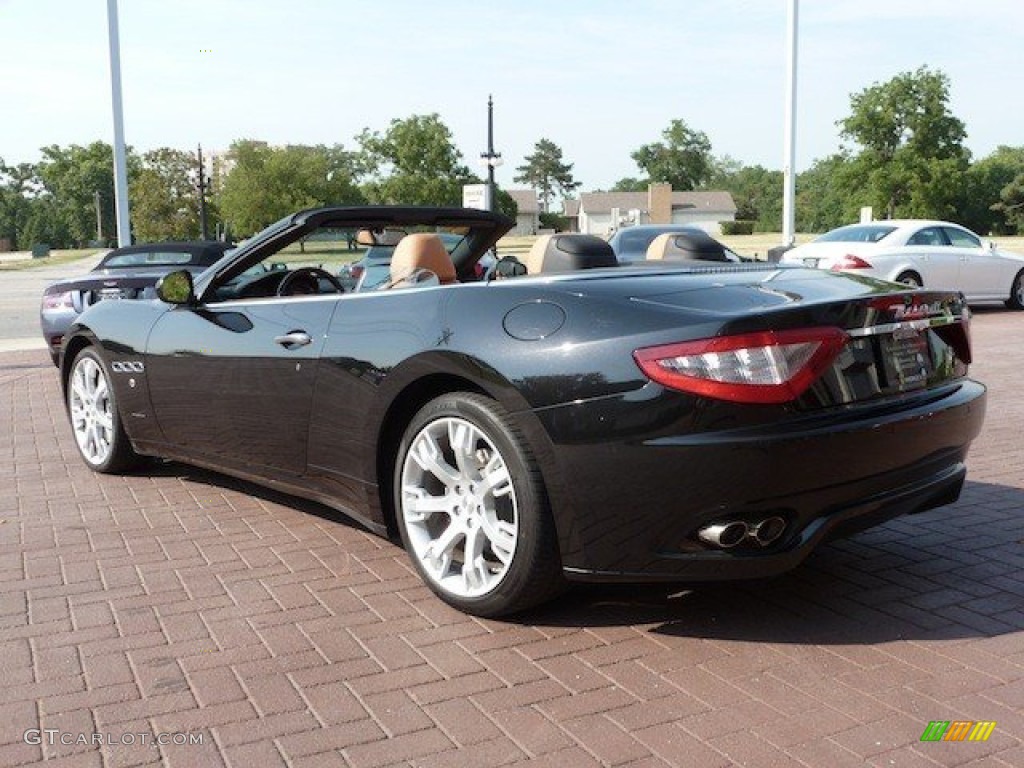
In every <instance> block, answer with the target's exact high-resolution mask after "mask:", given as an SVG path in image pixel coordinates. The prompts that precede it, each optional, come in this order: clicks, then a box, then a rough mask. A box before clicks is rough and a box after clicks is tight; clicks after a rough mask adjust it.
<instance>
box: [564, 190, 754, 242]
mask: <svg viewBox="0 0 1024 768" xmlns="http://www.w3.org/2000/svg"><path fill="white" fill-rule="evenodd" d="M563 213H564V215H565V216H566V218H568V219H569V220H570V228H571V229H573V230H574V231H577V232H583V233H585V234H590V235H607V234H609V233H610V232H612V231H614V230H616V229H618V228H620V227H623V226H630V225H633V224H692V225H695V226H698V227H700V228H701V229H703V230H705V231H707V232H708V233H709V234H712V235H717V234H720V233H721V226H720V224H721V222H723V221H735V220H736V203H735V202H734V201H733V199H732V195H731V194H729V193H728V192H724V191H719V190H708V191H699V192H673V191H672V186H671V185H669V184H652V185H651V186H650V187H649V188H648V190H647V191H646V192H585V193H583V194H582V195H580V197H579V200H566V201H565V204H564V207H563ZM614 217H617V218H616V220H614V221H613V218H614Z"/></svg>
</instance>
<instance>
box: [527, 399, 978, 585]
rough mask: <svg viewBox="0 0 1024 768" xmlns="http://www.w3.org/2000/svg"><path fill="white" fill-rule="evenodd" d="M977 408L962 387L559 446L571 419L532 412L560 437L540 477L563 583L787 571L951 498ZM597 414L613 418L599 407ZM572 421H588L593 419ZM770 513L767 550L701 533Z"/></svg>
mask: <svg viewBox="0 0 1024 768" xmlns="http://www.w3.org/2000/svg"><path fill="white" fill-rule="evenodd" d="M985 401H986V394H985V388H984V386H982V385H981V384H979V383H977V382H974V381H969V380H967V381H961V382H959V383H957V384H956V385H953V386H950V387H948V388H947V389H945V390H943V391H942V392H941V393H937V394H935V395H934V396H932V397H930V398H925V399H920V398H919V399H918V400H917V401H915V403H914V404H911V403H910V402H909V401H908V402H904V403H902V404H899V403H897V404H894V403H889V404H888V405H884V406H872V407H858V408H856V409H854V408H848V409H845V410H843V411H842V412H840V413H838V414H837V413H835V412H833V413H832V414H830V415H822V416H821V417H818V418H810V419H804V420H801V421H800V422H796V423H791V424H782V425H779V424H776V425H760V426H757V427H753V428H749V429H739V430H728V431H722V432H712V433H707V432H705V433H700V434H687V435H677V436H665V435H664V431H662V432H661V434H660V435H659V436H657V437H653V436H649V437H642V436H638V437H636V438H634V439H621V438H620V439H616V440H611V441H608V440H606V441H604V442H599V441H591V440H576V441H566V440H565V437H566V435H565V433H564V429H565V425H566V424H567V423H568V422H569V421H570V420H569V419H566V418H565V415H566V414H565V413H561V414H559V413H558V412H559V411H561V410H562V408H556V409H549V410H547V411H545V412H543V413H538V414H537V415H538V417H539V418H540V419H541V422H542V423H543V424H544V426H545V428H546V429H547V431H548V434H549V435H554V436H555V440H554V445H553V450H552V451H551V454H550V455H552V456H553V457H554V459H555V461H554V463H555V467H553V468H549V469H548V470H547V471H545V480H546V482H547V483H548V486H549V488H548V490H549V494H550V495H551V498H552V508H553V510H554V514H555V521H556V527H557V529H558V533H559V541H560V545H561V552H562V562H563V568H564V571H565V573H566V576H567V577H568V578H570V579H573V580H589V581H713V580H731V579H750V578H762V577H767V576H772V575H775V574H778V573H782V572H784V571H786V570H789V569H791V568H793V567H795V566H796V565H797V564H799V563H800V562H801V561H802V560H803V559H804V558H806V557H807V555H808V554H809V553H810V552H811V551H812V550H813V549H814V548H815V547H816V546H817V545H818V544H820V543H821V542H823V541H825V540H827V539H829V538H835V537H839V536H845V535H849V534H850V533H853V532H855V531H857V530H860V529H863V528H866V527H870V526H873V525H877V524H878V523H881V522H883V521H885V520H887V519H890V518H892V517H896V516H898V515H904V514H911V513H915V512H922V511H925V510H927V509H932V508H935V507H937V506H941V505H944V504H949V503H952V502H953V501H955V500H956V499H957V497H958V496H959V494H960V489H961V488H962V486H963V482H964V478H965V475H966V468H965V459H966V455H967V451H968V448H969V446H970V443H971V441H972V440H973V439H974V438H975V437H976V436H977V434H978V433H979V432H980V430H981V426H982V422H983V420H984V412H985ZM584 405H585V404H584ZM633 405H634V407H635V405H636V404H635V403H634V404H633ZM580 407H581V406H580V405H579V404H577V405H576V406H565V407H564V408H576V409H579V408H580ZM596 407H598V408H599V410H602V411H605V412H607V408H608V404H607V401H604V402H603V404H600V405H597V406H596ZM576 415H577V416H582V413H581V412H580V411H579V410H577V413H576ZM591 415H593V414H591ZM572 421H577V422H581V423H583V424H586V423H587V422H588V421H589V418H587V417H582V418H578V419H575V420H572ZM662 424H664V422H662ZM559 427H561V428H562V429H563V432H562V433H561V434H559V431H558V430H559ZM552 430H553V431H552ZM770 515H778V516H781V517H783V518H784V519H785V520H786V522H787V527H786V531H785V533H784V534H783V535H782V537H780V538H779V539H778V540H777V541H776V542H774V543H773V544H772V545H771V546H768V547H764V548H760V547H757V546H756V545H754V546H742V547H737V548H735V549H729V550H721V549H715V548H713V547H711V546H710V545H706V544H704V543H702V542H700V541H699V540H698V538H697V536H696V532H697V530H698V529H699V528H700V527H702V526H704V525H707V524H709V523H712V522H719V521H725V520H736V519H739V520H744V521H747V522H750V521H756V520H758V519H763V518H764V517H766V516H770Z"/></svg>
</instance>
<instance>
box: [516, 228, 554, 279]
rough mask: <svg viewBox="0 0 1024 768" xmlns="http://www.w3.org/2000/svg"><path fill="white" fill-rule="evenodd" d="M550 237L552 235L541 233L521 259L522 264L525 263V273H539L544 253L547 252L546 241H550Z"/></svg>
mask: <svg viewBox="0 0 1024 768" xmlns="http://www.w3.org/2000/svg"><path fill="white" fill-rule="evenodd" d="M552 237H554V235H541V236H540V237H538V238H537V240H536V241H535V242H534V244H533V247H532V248H530V252H529V253H528V254H526V258H524V259H523V264H525V265H526V274H528V275H539V274H540V273H541V271H542V270H543V269H544V254H545V253H547V250H548V243H550V242H551V238H552Z"/></svg>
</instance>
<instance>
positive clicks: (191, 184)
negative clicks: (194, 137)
mask: <svg viewBox="0 0 1024 768" xmlns="http://www.w3.org/2000/svg"><path fill="white" fill-rule="evenodd" d="M197 174H198V168H197V165H196V157H195V156H194V155H193V154H192V153H190V152H183V151H181V150H178V149H170V148H169V147H162V148H160V149H154V150H152V151H150V152H147V153H146V154H144V155H143V156H142V158H141V161H140V168H139V172H138V174H137V176H136V178H135V183H134V184H132V186H131V188H130V189H129V199H130V200H131V209H132V233H133V234H134V235H135V238H136V239H137V240H139V241H141V242H154V241H157V240H192V239H196V238H198V237H199V235H200V226H199V189H198V187H197V181H198V179H197ZM211 221H212V217H211Z"/></svg>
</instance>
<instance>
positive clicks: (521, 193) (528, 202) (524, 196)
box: [506, 189, 540, 214]
mask: <svg viewBox="0 0 1024 768" xmlns="http://www.w3.org/2000/svg"><path fill="white" fill-rule="evenodd" d="M506 191H507V192H508V193H509V194H510V195H512V199H513V200H515V201H516V205H517V206H519V213H521V214H522V213H525V214H532V213H540V201H539V200H537V193H536V192H535V191H534V190H532V189H509V190H506Z"/></svg>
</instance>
